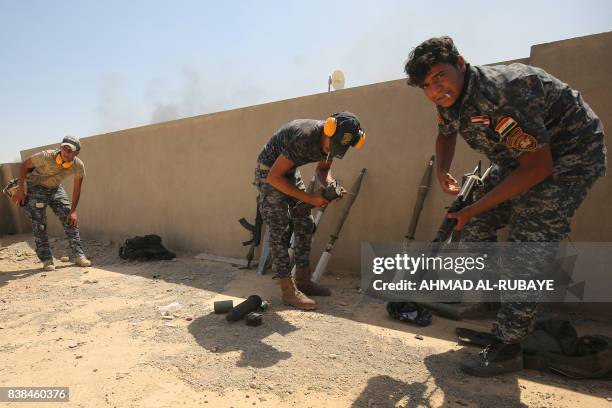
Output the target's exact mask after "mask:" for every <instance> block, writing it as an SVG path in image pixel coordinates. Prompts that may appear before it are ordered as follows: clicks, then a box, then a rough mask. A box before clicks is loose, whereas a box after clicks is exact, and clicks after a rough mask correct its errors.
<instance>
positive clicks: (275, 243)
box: [253, 119, 326, 277]
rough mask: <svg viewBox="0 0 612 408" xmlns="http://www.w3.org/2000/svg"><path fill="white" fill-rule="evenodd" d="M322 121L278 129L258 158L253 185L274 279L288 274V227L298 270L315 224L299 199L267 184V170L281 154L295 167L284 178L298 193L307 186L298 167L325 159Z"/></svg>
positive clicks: (303, 121) (306, 263)
mask: <svg viewBox="0 0 612 408" xmlns="http://www.w3.org/2000/svg"><path fill="white" fill-rule="evenodd" d="M323 125H324V122H323V121H320V120H313V119H297V120H294V121H292V122H289V123H288V124H286V125H285V126H283V127H282V128H281V129H279V130H278V131H277V132H276V133H275V134H274V135H273V136H272V138H270V140H269V141H268V143H266V145H265V146H264V148H263V150H262V151H261V153H260V154H259V156H258V157H257V167H256V168H255V181H254V183H253V184H254V185H255V186H256V187H257V189H258V190H259V196H258V197H257V202H258V205H259V210H260V212H261V215H262V217H263V219H264V222H265V223H266V225H267V226H268V229H269V231H270V250H271V255H272V270H273V271H274V273H275V276H276V277H287V276H289V275H290V273H291V268H290V260H289V253H288V249H289V239H290V237H289V236H288V235H289V224H290V223H291V222H292V223H293V232H294V234H295V263H296V266H297V267H298V268H307V267H308V266H309V258H310V244H311V238H312V233H313V230H314V221H313V219H312V216H311V215H310V209H311V208H312V207H311V206H309V205H298V206H296V204H298V202H299V200H297V199H296V198H294V197H291V196H288V195H286V194H284V193H282V192H280V191H278V190H277V189H276V188H274V187H273V186H271V185H270V184H269V183H267V182H266V177H267V176H268V171H269V169H270V167H272V165H273V164H274V162H275V161H276V159H277V158H278V157H279V156H280V155H283V156H285V157H286V158H287V159H289V160H291V161H292V162H293V163H294V164H295V166H294V168H293V169H292V170H291V171H290V172H289V173H288V174H286V177H287V178H288V179H289V180H290V181H291V183H293V184H294V185H295V186H296V187H298V188H299V189H300V190H303V191H305V190H306V187H305V186H304V182H303V181H302V178H301V176H300V172H299V170H298V167H299V166H302V165H304V164H308V163H315V162H319V161H321V160H324V159H325V158H326V156H325V155H324V154H323V152H322V150H321V135H322V134H323V133H322V132H323Z"/></svg>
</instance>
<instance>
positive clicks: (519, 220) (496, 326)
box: [461, 167, 597, 343]
mask: <svg viewBox="0 0 612 408" xmlns="http://www.w3.org/2000/svg"><path fill="white" fill-rule="evenodd" d="M509 173H510V170H509V169H502V168H499V167H497V168H496V169H495V170H494V171H492V172H491V174H490V176H489V178H488V179H487V182H486V183H485V186H484V189H482V190H481V191H479V192H478V194H477V195H476V198H479V197H481V196H482V195H484V194H486V193H487V192H489V191H490V190H492V189H493V188H494V187H495V186H496V185H497V184H499V182H501V180H503V179H504V178H505V177H506V176H507V175H508V174H509ZM596 179H597V177H591V178H586V177H585V178H580V177H573V178H565V179H562V178H554V177H550V178H548V179H546V180H544V181H543V182H541V183H540V184H538V185H536V186H534V187H532V188H531V189H530V190H528V191H526V192H525V193H523V194H521V195H519V196H517V197H514V198H512V199H510V200H508V201H506V202H504V203H502V204H500V205H498V206H496V207H494V208H492V209H490V210H489V211H486V212H484V213H482V214H480V215H478V216H476V217H474V218H472V219H471V220H470V221H469V222H468V224H466V226H465V227H464V229H463V230H462V234H461V240H462V241H464V242H496V241H497V230H499V229H501V228H503V227H508V228H509V236H508V239H507V240H508V242H549V243H556V242H561V241H563V240H564V239H565V238H566V237H567V236H568V234H569V233H570V229H571V221H572V217H573V216H574V213H575V212H576V210H577V209H578V208H579V207H580V205H581V204H582V201H583V200H584V198H585V197H586V195H587V192H588V190H589V189H590V188H591V186H592V185H593V183H594V182H595V180H596ZM541 248H544V246H542V247H541ZM548 248H549V249H548V250H546V249H544V250H541V252H547V253H539V254H536V255H535V256H534V253H533V252H530V253H526V254H524V256H520V255H519V256H518V259H521V261H522V263H521V266H522V267H523V268H524V272H523V273H524V275H525V276H528V277H530V278H537V277H538V276H541V275H542V273H543V270H544V269H545V268H546V264H547V262H549V261H550V260H551V259H552V258H551V257H552V256H553V255H554V254H552V253H550V247H548ZM525 251H527V249H525ZM501 272H502V273H503V271H501ZM513 277H516V276H513ZM501 302H502V303H501V307H500V310H499V312H498V314H497V318H496V320H495V322H494V323H493V334H494V335H495V336H496V337H497V338H498V339H499V340H501V341H503V342H504V343H516V342H519V341H520V340H521V339H522V338H523V337H525V336H526V335H527V334H528V333H529V331H530V330H531V328H532V326H533V323H534V320H535V315H536V308H537V302H516V301H504V295H503V294H502V295H501Z"/></svg>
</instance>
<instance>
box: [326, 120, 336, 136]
mask: <svg viewBox="0 0 612 408" xmlns="http://www.w3.org/2000/svg"><path fill="white" fill-rule="evenodd" d="M337 128H338V122H337V121H336V118H333V117H331V116H330V117H329V118H327V120H326V121H325V125H323V133H324V134H325V136H327V137H332V136H333V135H334V134H335V133H336V129H337Z"/></svg>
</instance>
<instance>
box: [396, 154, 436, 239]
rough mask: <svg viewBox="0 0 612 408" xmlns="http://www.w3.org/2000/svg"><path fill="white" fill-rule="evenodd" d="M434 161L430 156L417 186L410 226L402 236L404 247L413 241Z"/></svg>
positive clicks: (433, 157) (429, 184)
mask: <svg viewBox="0 0 612 408" xmlns="http://www.w3.org/2000/svg"><path fill="white" fill-rule="evenodd" d="M434 161H435V156H431V159H429V163H427V168H426V169H425V173H424V174H423V178H422V179H421V184H419V189H418V190H417V198H416V202H415V203H414V209H413V210H412V218H411V219H410V225H409V226H408V232H406V235H405V236H404V239H405V243H406V245H408V244H410V243H411V242H413V241H414V234H415V232H416V229H417V225H418V223H419V218H420V216H421V211H422V210H423V204H424V203H425V199H426V198H427V194H428V193H429V188H430V187H431V175H432V173H433V165H434Z"/></svg>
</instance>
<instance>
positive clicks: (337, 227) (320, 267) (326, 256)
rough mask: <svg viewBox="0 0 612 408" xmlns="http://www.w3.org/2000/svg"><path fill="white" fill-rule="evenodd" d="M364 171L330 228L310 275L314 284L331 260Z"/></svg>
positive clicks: (357, 192)
mask: <svg viewBox="0 0 612 408" xmlns="http://www.w3.org/2000/svg"><path fill="white" fill-rule="evenodd" d="M365 172H366V169H361V172H360V173H359V176H358V177H357V180H355V183H354V184H353V186H352V187H351V189H350V190H349V191H348V194H347V198H345V199H344V206H343V207H342V213H341V214H340V217H339V218H338V219H337V220H336V223H335V224H334V227H333V228H332V232H331V234H330V235H329V240H328V241H327V245H326V246H325V250H324V251H323V254H322V255H321V258H320V259H319V263H318V264H317V267H316V269H315V271H314V273H313V274H312V280H313V281H314V282H318V281H319V279H321V276H322V275H323V273H325V270H326V269H327V264H328V263H329V260H330V258H331V251H332V250H333V249H334V245H335V244H336V240H337V239H338V236H339V235H340V231H341V230H342V226H343V225H344V221H346V217H348V215H349V212H350V210H351V207H352V206H353V203H354V202H355V199H356V198H357V195H358V194H359V189H360V188H361V181H362V180H363V176H364V175H365Z"/></svg>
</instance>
